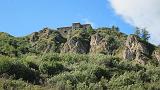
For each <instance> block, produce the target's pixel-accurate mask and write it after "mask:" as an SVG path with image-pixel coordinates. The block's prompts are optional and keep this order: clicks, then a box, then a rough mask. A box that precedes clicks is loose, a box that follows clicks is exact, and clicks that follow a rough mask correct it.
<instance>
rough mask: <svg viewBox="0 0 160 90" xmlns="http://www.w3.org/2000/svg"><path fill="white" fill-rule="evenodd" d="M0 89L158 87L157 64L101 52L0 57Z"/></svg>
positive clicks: (147, 89) (159, 68)
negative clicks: (123, 58) (137, 61)
mask: <svg viewBox="0 0 160 90" xmlns="http://www.w3.org/2000/svg"><path fill="white" fill-rule="evenodd" d="M0 77H1V78H0V79H1V80H0V87H1V89H6V90H8V89H18V90H23V89H29V88H30V89H31V90H34V89H35V90H37V89H38V90H41V89H42V90H46V89H48V90H49V89H51V90H54V89H57V90H117V89H118V90H128V89H129V90H159V89H160V66H159V64H158V63H155V62H154V63H153V62H148V63H147V64H146V65H141V64H138V63H136V62H134V61H127V60H121V59H120V58H117V57H114V56H107V55H102V54H96V55H92V54H73V53H72V54H71V53H65V54H64V53H61V54H59V53H48V54H43V55H24V56H21V57H19V58H10V57H7V56H1V57H0Z"/></svg>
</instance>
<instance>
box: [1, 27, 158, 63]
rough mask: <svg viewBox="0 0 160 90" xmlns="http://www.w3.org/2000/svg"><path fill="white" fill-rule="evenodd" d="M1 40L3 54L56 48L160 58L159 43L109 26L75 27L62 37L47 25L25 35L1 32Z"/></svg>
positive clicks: (142, 59) (140, 58)
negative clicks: (85, 29)
mask: <svg viewBox="0 0 160 90" xmlns="http://www.w3.org/2000/svg"><path fill="white" fill-rule="evenodd" d="M0 41H1V46H0V48H1V51H0V54H2V55H9V54H10V53H9V52H12V53H14V54H15V56H16V55H22V54H27V53H37V54H38V53H39V54H41V53H49V52H57V53H79V54H105V55H112V56H117V57H119V58H123V59H125V60H134V61H136V62H138V63H142V64H145V63H146V62H147V61H148V60H150V59H154V60H157V61H160V49H159V48H158V47H156V46H154V45H152V44H150V43H148V42H145V41H143V40H141V38H139V37H138V36H136V35H126V34H123V33H121V32H119V31H117V30H112V29H108V28H99V29H97V30H95V31H94V33H93V32H92V33H89V32H87V31H84V30H74V31H72V32H71V33H70V34H69V35H68V36H67V38H64V37H62V35H61V34H60V33H59V32H58V31H56V30H52V29H49V28H44V29H42V30H41V31H39V32H34V33H32V34H31V35H28V36H26V37H22V38H16V37H13V36H10V35H6V34H0ZM13 41H14V42H13ZM7 47H8V48H9V50H10V51H9V50H8V51H5V49H6V48H7Z"/></svg>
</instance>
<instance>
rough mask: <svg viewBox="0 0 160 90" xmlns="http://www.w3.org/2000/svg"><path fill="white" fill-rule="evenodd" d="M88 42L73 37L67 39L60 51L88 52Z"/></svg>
mask: <svg viewBox="0 0 160 90" xmlns="http://www.w3.org/2000/svg"><path fill="white" fill-rule="evenodd" d="M88 51H89V42H87V41H84V40H81V39H80V38H77V37H73V38H71V39H69V40H68V41H67V42H66V43H65V44H64V46H63V48H62V49H61V52H62V53H66V52H70V53H81V54H82V53H88Z"/></svg>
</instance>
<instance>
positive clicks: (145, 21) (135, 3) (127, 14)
mask: <svg viewBox="0 0 160 90" xmlns="http://www.w3.org/2000/svg"><path fill="white" fill-rule="evenodd" d="M109 2H110V4H111V6H112V7H113V9H114V10H115V12H116V13H117V14H118V15H120V16H122V17H123V19H124V20H125V21H126V22H128V23H129V24H131V25H133V26H135V27H136V26H138V27H145V28H147V30H148V31H149V32H150V34H151V40H150V41H151V42H152V43H154V44H160V6H159V5H160V0H109Z"/></svg>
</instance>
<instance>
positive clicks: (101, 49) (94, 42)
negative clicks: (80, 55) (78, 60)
mask: <svg viewBox="0 0 160 90" xmlns="http://www.w3.org/2000/svg"><path fill="white" fill-rule="evenodd" d="M90 46H91V48H90V53H102V54H108V55H113V54H114V53H115V50H116V49H117V48H118V46H117V43H116V42H115V39H114V38H111V37H107V38H106V37H102V36H101V35H99V34H98V33H96V34H94V35H92V36H91V41H90Z"/></svg>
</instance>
